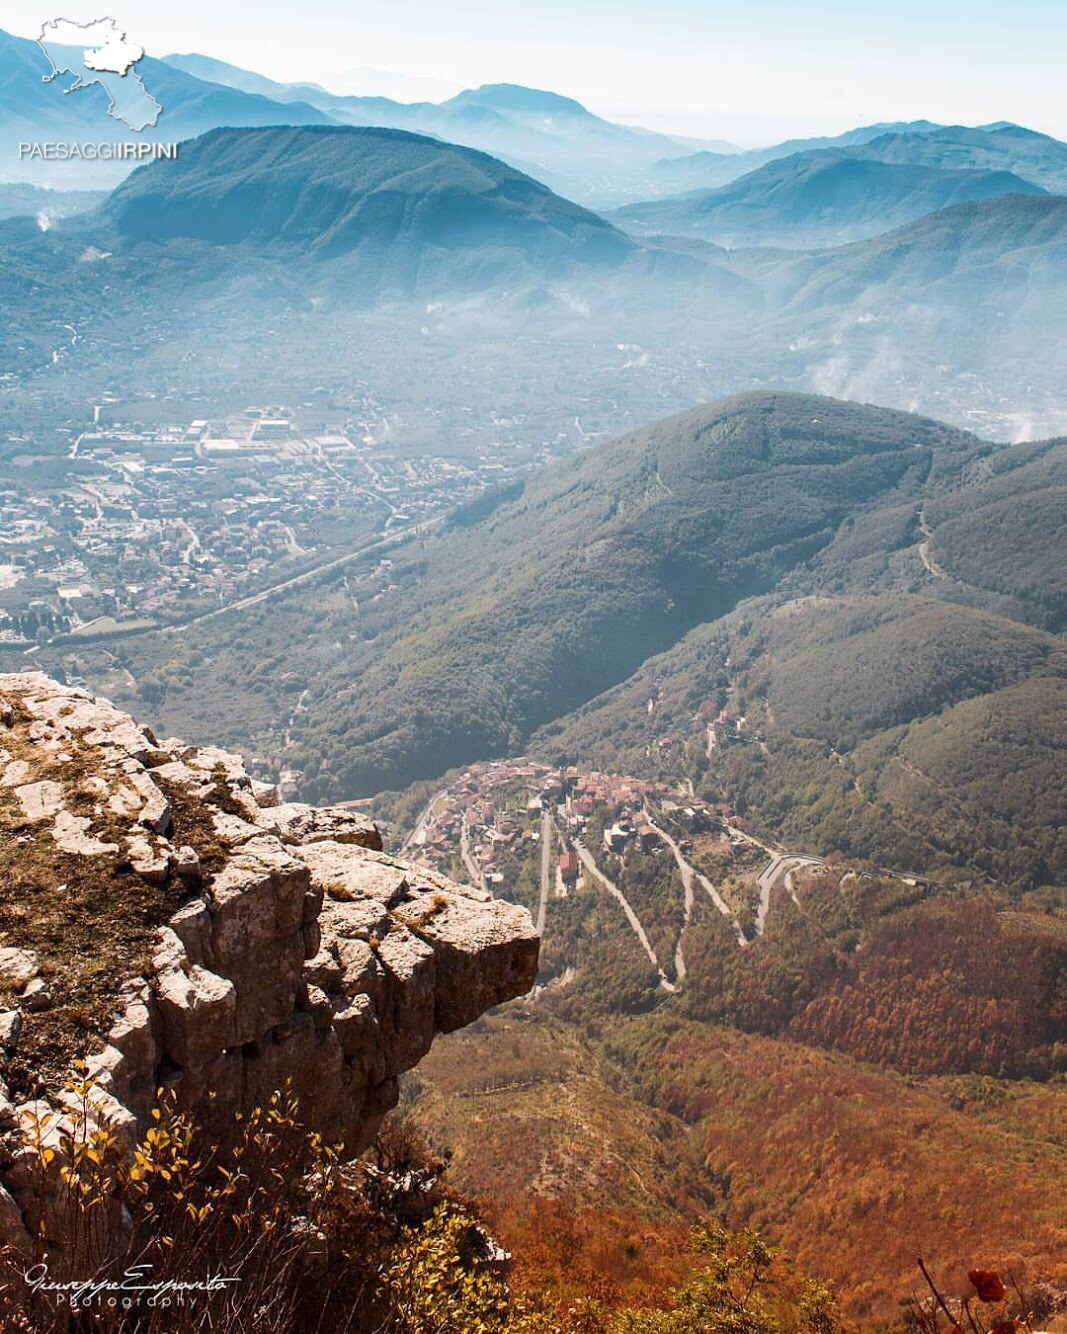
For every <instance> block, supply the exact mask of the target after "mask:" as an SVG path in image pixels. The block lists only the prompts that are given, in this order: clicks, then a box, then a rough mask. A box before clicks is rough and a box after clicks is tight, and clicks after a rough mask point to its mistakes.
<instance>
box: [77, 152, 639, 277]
mask: <svg viewBox="0 0 1067 1334" xmlns="http://www.w3.org/2000/svg"><path fill="white" fill-rule="evenodd" d="M158 165H159V164H157V169H155V170H148V171H143V172H141V171H138V172H135V173H134V174H133V176H131V178H130V180H129V181H127V182H126V183H125V184H123V185H122V186H120V187H119V188H118V189H117V190H116V191H115V192H114V193H113V195H112V196H111V197H110V198H109V199H108V201H107V203H106V205H105V207H104V208H103V210H102V214H101V219H102V220H103V221H105V222H107V223H109V224H110V225H112V226H113V227H114V228H115V230H116V231H117V232H118V234H119V236H120V237H121V238H122V239H123V241H125V242H126V243H127V244H129V243H134V244H136V243H139V242H152V243H156V244H163V243H166V242H168V241H175V240H192V241H202V242H207V243H209V244H211V245H216V246H237V245H243V246H246V247H247V248H249V249H250V251H251V252H252V253H254V254H255V255H256V256H257V257H258V256H261V255H263V254H268V255H269V254H270V252H271V250H272V248H274V247H283V248H287V249H290V250H293V251H295V252H297V253H298V254H302V255H311V256H315V257H319V258H323V259H328V258H337V257H342V256H343V257H351V256H352V255H353V254H354V252H356V251H357V250H362V251H363V252H364V254H365V255H366V256H368V257H369V258H372V259H373V261H374V262H375V263H377V264H380V265H383V266H384V267H385V268H386V270H387V272H386V273H385V274H383V275H382V285H383V286H387V285H389V276H388V269H389V267H390V265H391V264H392V263H397V262H405V261H406V262H407V263H408V264H409V265H410V266H411V267H412V269H413V270H414V272H415V273H417V272H418V271H419V270H420V269H423V268H426V267H427V266H428V264H429V259H428V252H431V251H433V252H436V253H437V254H438V255H441V254H448V253H451V254H453V255H457V254H460V253H461V252H465V253H466V254H467V255H468V256H470V258H471V261H472V262H473V263H476V264H478V265H479V266H482V267H484V268H487V269H488V268H491V267H492V265H493V262H494V259H498V258H499V257H500V252H502V251H503V252H507V251H513V252H515V254H516V255H518V256H520V257H523V258H525V259H527V260H528V261H529V262H531V263H532V264H537V265H543V266H544V268H545V270H546V271H548V270H550V269H551V268H552V266H553V265H556V264H559V265H563V266H566V265H568V264H576V263H581V262H585V263H590V264H596V263H611V262H616V261H619V260H621V259H623V258H625V257H626V255H627V254H628V253H629V252H630V251H632V250H633V249H634V246H633V244H632V243H631V242H629V241H627V240H626V239H625V238H624V237H622V236H621V235H620V234H619V233H618V232H617V231H616V230H615V229H614V228H613V227H611V226H610V225H609V224H608V223H606V222H604V221H603V220H602V219H601V218H599V217H597V216H596V215H595V214H592V213H589V212H587V211H586V210H585V209H582V208H579V207H578V206H577V205H576V204H571V203H569V202H568V201H566V200H563V199H560V198H559V197H558V196H557V195H554V194H552V192H551V191H550V190H548V189H546V188H545V187H544V186H543V185H539V184H538V183H537V182H536V181H533V180H531V179H530V178H529V177H527V176H524V175H522V173H520V172H517V171H515V170H513V169H512V168H510V167H507V166H505V165H504V164H503V163H502V162H499V161H497V160H496V159H494V158H490V157H487V156H486V155H485V154H482V153H477V152H474V151H473V150H471V149H466V148H459V147H457V146H455V145H452V144H442V143H439V142H438V141H436V140H432V139H427V138H424V137H422V136H419V135H413V134H408V133H406V132H404V131H401V130H383V129H355V128H342V127H329V128H289V129H265V130H245V131H233V130H215V131H213V132H212V133H210V134H207V135H204V136H203V137H201V138H200V139H198V140H196V141H195V142H194V143H192V144H189V145H186V147H185V151H184V152H183V153H182V156H181V158H180V159H179V160H178V162H176V163H168V164H165V166H164V169H163V170H158Z"/></svg>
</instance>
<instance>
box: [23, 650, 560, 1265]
mask: <svg viewBox="0 0 1067 1334" xmlns="http://www.w3.org/2000/svg"><path fill="white" fill-rule="evenodd" d="M0 843H2V844H3V845H4V848H3V852H4V858H5V860H8V853H10V855H11V856H10V861H9V867H8V870H7V878H6V879H5V880H3V881H0V884H2V885H3V890H2V893H3V895H4V896H6V897H9V898H10V896H11V895H13V894H14V895H17V894H18V892H19V879H18V877H19V874H20V872H19V870H18V868H19V867H20V866H21V865H23V863H24V862H25V861H26V859H27V858H31V859H32V858H34V857H35V858H36V859H37V860H36V862H32V860H31V862H29V863H27V864H32V865H35V866H36V867H37V872H36V873H37V874H38V876H39V875H40V868H41V866H42V865H44V866H47V865H48V864H49V859H51V860H52V861H53V862H54V864H55V866H56V870H55V875H54V879H55V880H56V881H57V882H59V883H56V885H55V889H54V892H55V894H57V895H59V894H63V893H69V892H70V886H71V883H72V879H74V880H76V878H77V876H78V874H79V868H81V867H84V868H85V872H86V874H87V875H89V876H93V875H95V876H97V877H100V876H101V875H103V876H104V880H103V883H104V884H105V885H110V884H111V883H112V880H110V879H107V877H108V876H113V883H114V895H115V896H119V897H120V901H119V902H118V903H117V904H116V903H115V902H114V901H111V900H110V899H107V901H108V903H109V911H111V912H114V911H115V910H116V909H117V911H119V912H120V913H121V910H122V903H121V896H122V895H123V893H124V892H125V891H124V886H129V885H135V886H136V887H137V889H138V891H139V894H140V896H141V897H139V898H138V903H139V904H142V905H143V903H144V898H143V896H144V895H145V894H147V895H148V900H147V902H148V904H149V906H151V905H152V904H153V903H157V904H161V905H166V912H165V913H164V914H163V915H162V917H161V918H159V925H157V926H153V927H151V929H150V930H147V931H146V935H145V946H146V948H145V952H144V958H143V960H134V959H133V958H131V959H130V974H131V975H130V976H129V977H128V978H127V979H126V980H125V981H124V982H123V983H122V984H121V986H119V987H117V988H116V989H115V992H114V994H113V996H106V997H104V998H103V1010H102V1013H103V1014H104V1016H105V1021H104V1022H103V1023H102V1024H101V1025H100V1026H99V1039H98V1040H97V1041H96V1042H95V1043H94V1044H93V1045H94V1047H95V1050H92V1049H91V1051H92V1054H91V1055H90V1056H89V1057H88V1060H89V1070H90V1073H91V1074H92V1076H93V1077H94V1078H95V1080H96V1081H97V1085H98V1087H99V1088H100V1090H101V1091H102V1093H103V1094H104V1095H106V1096H105V1097H104V1098H103V1100H102V1110H101V1112H100V1115H106V1117H107V1118H108V1119H109V1120H110V1121H111V1122H112V1123H113V1124H115V1125H116V1126H118V1127H120V1128H122V1129H123V1130H124V1132H126V1133H128V1134H129V1135H130V1136H131V1138H132V1137H134V1136H136V1135H138V1134H139V1133H141V1132H143V1130H144V1129H145V1128H146V1125H147V1122H148V1119H149V1116H150V1113H151V1110H152V1107H153V1105H154V1103H155V1100H156V1097H157V1090H158V1089H160V1088H167V1089H172V1090H174V1092H175V1094H176V1096H177V1097H178V1099H179V1101H180V1103H181V1104H182V1105H183V1106H187V1107H190V1108H192V1109H194V1110H195V1111H196V1112H197V1114H198V1115H199V1116H200V1117H201V1118H203V1119H205V1120H206V1121H208V1122H209V1123H210V1121H211V1118H213V1117H220V1118H230V1119H231V1123H232V1114H233V1112H234V1111H235V1110H237V1109H240V1108H242V1107H246V1108H247V1107H251V1106H253V1105H255V1104H257V1103H260V1102H262V1101H263V1100H264V1099H265V1098H269V1096H270V1094H271V1092H272V1091H273V1090H275V1089H277V1088H280V1087H282V1086H284V1085H285V1084H286V1082H287V1081H291V1083H292V1087H293V1090H294V1091H295V1093H296V1095H297V1096H298V1098H299V1100H300V1108H301V1119H303V1120H305V1121H306V1122H308V1123H310V1124H313V1125H314V1126H315V1127H316V1128H317V1129H319V1130H321V1131H322V1132H323V1134H324V1135H326V1136H328V1137H332V1138H334V1139H336V1140H340V1141H343V1142H344V1143H345V1145H346V1147H347V1149H348V1150H349V1151H350V1152H351V1153H357V1152H359V1151H360V1150H362V1149H363V1148H364V1147H366V1145H367V1144H368V1143H369V1142H370V1141H371V1140H372V1139H373V1137H374V1135H375V1133H376V1130H377V1127H378V1125H379V1123H380V1121H381V1118H382V1116H383V1115H384V1114H385V1112H386V1111H387V1110H389V1108H391V1107H392V1106H393V1105H394V1104H395V1101H396V1097H397V1077H398V1075H400V1074H401V1073H402V1072H403V1071H405V1070H408V1069H410V1068H411V1067H412V1066H413V1065H415V1064H416V1063H417V1062H418V1060H419V1059H420V1058H421V1057H422V1056H423V1055H424V1054H425V1053H426V1052H427V1051H428V1050H429V1047H430V1044H431V1042H432V1041H433V1037H434V1035H435V1033H440V1032H450V1031H452V1030H453V1029H456V1028H459V1027H461V1026H462V1025H464V1024H468V1023H470V1022H472V1021H473V1020H474V1019H476V1018H477V1017H478V1016H479V1015H481V1014H482V1013H483V1012H484V1011H485V1010H487V1009H489V1008H490V1007H491V1006H493V1005H497V1004H500V1003H501V1002H503V1001H506V1000H509V999H511V998H513V997H516V996H519V995H522V994H524V993H525V992H526V991H528V990H529V988H530V987H531V986H532V985H533V981H534V976H535V974H536V970H537V957H538V949H539V943H540V942H539V939H538V936H537V934H536V932H535V930H534V927H533V924H532V922H531V919H530V916H529V914H528V913H527V912H526V911H525V909H523V908H520V907H517V906H515V905H513V904H509V903H504V902H500V901H497V900H494V899H492V898H491V896H489V895H487V894H485V893H483V892H482V891H480V890H476V889H472V888H469V887H463V886H460V885H457V884H454V883H452V882H450V881H447V880H445V879H443V878H441V877H440V876H438V875H436V874H434V873H432V872H430V871H427V870H423V869H421V868H418V867H415V866H411V865H408V864H406V863H404V862H402V861H400V860H398V859H396V858H394V857H392V856H390V855H388V854H387V853H385V852H383V851H382V850H381V848H382V844H381V838H380V836H379V833H378V830H377V829H376V828H375V826H374V825H373V824H372V823H371V822H370V821H369V820H367V819H366V818H365V817H363V816H361V815H358V814H355V813H353V812H350V811H348V810H345V809H341V808H327V809H315V808H312V807H309V806H304V805H297V804H280V803H279V801H278V795H277V792H276V791H275V790H274V789H273V788H269V787H267V786H266V785H264V784H260V783H257V782H255V781H253V780H252V779H251V778H250V777H249V775H248V774H247V773H246V771H245V768H244V765H243V763H242V761H241V760H240V759H239V758H238V757H237V756H235V755H231V754H227V753H226V752H224V751H221V750H216V749H213V748H208V747H200V748H197V747H193V746H187V745H185V744H184V743H183V742H180V741H175V740H168V741H158V740H156V738H155V737H154V736H153V735H152V733H151V732H150V731H149V730H148V729H147V728H144V727H140V726H138V725H137V724H136V723H135V722H134V721H133V719H132V718H130V717H129V716H128V715H127V714H124V713H122V712H121V711H120V710H118V709H116V708H115V707H114V706H113V705H111V704H110V703H109V702H107V701H106V700H103V699H98V698H95V697H94V696H92V695H91V694H89V693H88V692H86V691H84V690H80V689H76V688H70V687H67V686H62V685H59V684H57V683H56V682H55V681H53V680H51V679H49V678H48V677H47V676H45V675H43V674H40V673H26V674H18V675H6V676H5V675H0ZM20 859H22V860H20ZM12 866H13V867H14V868H15V869H14V870H12V869H11V867H12ZM72 868H73V869H72ZM64 882H65V883H64ZM35 892H37V893H38V894H39V893H40V886H39V885H38V886H37V888H36V891H35ZM153 895H158V896H160V897H159V898H158V900H157V899H154V898H153V897H152V896H153ZM8 906H9V907H11V906H12V905H11V904H10V902H9V905H8ZM27 909H28V912H27V913H26V914H24V915H23V916H24V918H28V919H29V920H24V921H22V924H20V925H19V926H18V929H17V930H16V931H12V930H7V929H5V930H3V931H2V932H0V995H2V996H3V997H4V1000H3V1002H2V1006H0V1009H2V1013H0V1051H2V1052H3V1061H4V1062H5V1064H4V1065H3V1071H4V1074H5V1075H8V1072H9V1069H12V1068H14V1063H15V1062H17V1061H18V1060H19V1059H20V1058H21V1059H22V1061H23V1070H22V1084H23V1087H22V1088H21V1090H20V1089H18V1088H17V1087H15V1085H16V1084H17V1082H18V1081H16V1080H14V1079H12V1078H10V1077H9V1079H8V1082H7V1083H3V1084H0V1135H2V1136H4V1138H5V1139H6V1143H7V1150H6V1151H5V1152H3V1153H2V1154H0V1238H6V1239H8V1240H13V1241H17V1239H18V1233H19V1232H20V1226H19V1223H18V1220H19V1219H20V1218H24V1219H26V1221H27V1222H29V1223H36V1222H37V1221H38V1218H39V1205H40V1202H39V1201H34V1200H33V1199H32V1198H30V1194H31V1192H30V1189H29V1186H28V1178H29V1173H28V1171H27V1165H26V1162H25V1161H24V1158H25V1155H24V1154H20V1153H19V1152H18V1150H17V1139H18V1130H19V1125H20V1123H22V1124H23V1125H24V1124H25V1123H26V1122H27V1120H28V1118H30V1117H32V1116H40V1115H41V1113H42V1107H43V1105H44V1104H43V1103H42V1094H41V1091H40V1090H37V1091H35V1092H34V1093H33V1094H32V1095H31V1094H29V1093H28V1092H27V1090H26V1088H25V1061H26V1059H29V1058H28V1057H27V1056H26V1048H27V1046H30V1049H31V1051H32V1044H29V1043H28V1039H27V1034H28V1033H30V1034H32V1032H33V1026H34V1024H35V1023H36V1022H39V1019H38V1016H40V1015H42V1014H43V1015H47V1014H48V1012H49V1007H53V1008H54V1007H57V1006H62V1004H63V995H62V987H63V983H64V978H65V977H68V976H69V975H70V973H69V970H68V969H67V967H66V966H65V964H70V966H71V967H72V968H75V969H76V968H78V967H81V966H82V965H84V963H85V960H84V959H83V958H82V959H77V958H75V959H71V960H67V961H64V960H63V959H62V958H59V959H57V955H56V952H57V949H58V950H59V952H60V954H61V953H62V949H63V944H62V941H60V943H59V945H58V946H57V944H56V941H55V938H54V937H55V933H54V932H53V933H52V935H51V936H50V937H49V938H48V939H47V940H42V941H41V942H40V943H38V942H36V941H35V940H34V930H35V924H34V920H33V904H32V903H31V902H27ZM8 920H9V919H8V917H7V916H5V919H4V921H5V923H6V922H7V921H8ZM10 920H14V921H15V922H16V923H19V921H20V919H19V917H18V914H17V913H16V914H15V916H14V917H13V918H11V919H10ZM87 925H88V928H89V929H90V932H91V929H92V926H93V923H92V922H90V923H88V924H87ZM107 934H108V933H107V930H106V924H102V926H101V940H102V946H101V948H103V940H104V937H105V935H107ZM111 934H112V937H113V933H111ZM5 937H6V938H5ZM75 947H76V946H75V943H73V942H72V944H71V949H72V950H73V949H74V948H75ZM83 952H84V951H83ZM135 970H139V972H137V971H135ZM20 1048H21V1049H22V1050H21V1051H20ZM71 1055H72V1056H73V1055H74V1053H73V1052H72V1053H71ZM209 1095H210V1096H209ZM47 1096H48V1097H49V1098H51V1099H52V1105H53V1106H54V1107H55V1108H56V1110H58V1111H59V1112H62V1111H63V1107H62V1101H63V1095H62V1094H61V1093H57V1091H56V1090H55V1089H54V1088H49V1090H48V1093H47ZM34 1215H37V1216H38V1217H37V1218H35V1217H34Z"/></svg>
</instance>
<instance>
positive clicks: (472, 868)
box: [459, 816, 489, 892]
mask: <svg viewBox="0 0 1067 1334" xmlns="http://www.w3.org/2000/svg"><path fill="white" fill-rule="evenodd" d="M459 851H460V856H461V857H462V858H463V865H464V866H465V867H466V868H467V873H468V874H469V876H470V878H471V880H472V881H473V882H474V883H475V884H476V885H477V886H478V888H479V889H484V890H486V891H487V892H488V889H489V886H488V885H487V884H486V883H485V876H484V875H483V874H482V868H481V867H480V866H479V865H478V863H477V862H476V861H475V860H474V858H473V857H472V856H471V838H470V829H469V827H468V825H467V817H466V816H464V817H463V828H462V830H461V832H460V836H459Z"/></svg>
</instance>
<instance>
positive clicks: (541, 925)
mask: <svg viewBox="0 0 1067 1334" xmlns="http://www.w3.org/2000/svg"><path fill="white" fill-rule="evenodd" d="M552 829H553V826H552V816H551V815H550V814H549V813H548V811H547V810H545V811H542V812H541V896H540V898H539V899H538V901H537V921H536V923H535V925H536V927H537V934H538V935H539V936H543V935H544V934H545V915H546V913H547V912H548V886H549V872H550V870H551V869H552Z"/></svg>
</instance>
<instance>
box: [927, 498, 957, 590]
mask: <svg viewBox="0 0 1067 1334" xmlns="http://www.w3.org/2000/svg"><path fill="white" fill-rule="evenodd" d="M919 531H920V532H921V533H922V535H923V540H922V541H921V542H920V543H919V556H920V558H921V560H922V563H923V564H924V565H925V566H926V569H927V572H928V573H929V574H932V575H933V576H934V578H935V579H952V578H953V576H952V575H951V574H949V572H948V571H947V570H943V569H942V568H941V566H940V565H938V563H937V561H936V560H934V558H933V556H931V555H930V540H931V538H932V537H933V532H932V531H931V529H930V525H929V524H928V523H927V522H926V506H925V505H924V506H923V507H922V509H921V510H920V511H919Z"/></svg>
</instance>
